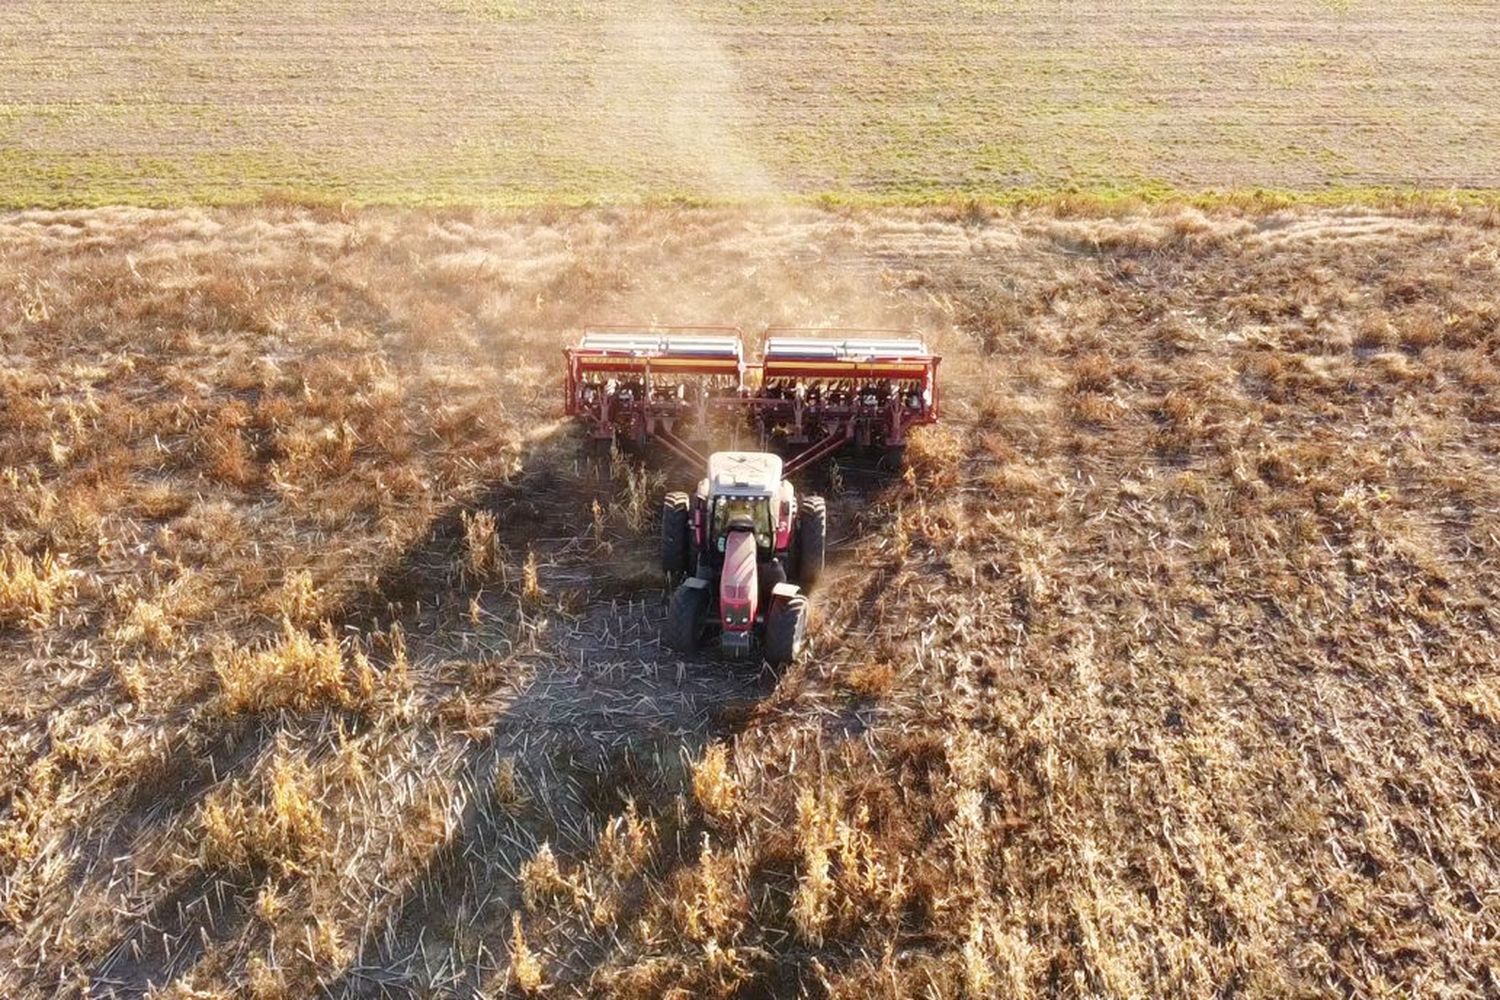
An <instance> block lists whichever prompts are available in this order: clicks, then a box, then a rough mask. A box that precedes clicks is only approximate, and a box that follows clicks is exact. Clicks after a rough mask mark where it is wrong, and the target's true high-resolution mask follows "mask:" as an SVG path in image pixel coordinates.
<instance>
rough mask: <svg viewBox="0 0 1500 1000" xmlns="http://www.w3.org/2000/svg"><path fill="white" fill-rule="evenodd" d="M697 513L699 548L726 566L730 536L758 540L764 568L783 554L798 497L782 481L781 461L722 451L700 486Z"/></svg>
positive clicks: (710, 463)
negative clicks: (744, 534)
mask: <svg viewBox="0 0 1500 1000" xmlns="http://www.w3.org/2000/svg"><path fill="white" fill-rule="evenodd" d="M694 501H695V502H694V504H693V513H694V515H695V516H694V518H693V520H694V522H695V525H694V526H695V528H697V531H696V535H697V541H698V542H699V544H700V545H701V546H702V547H703V548H705V549H707V555H708V556H709V558H710V559H711V560H712V561H713V562H714V563H715V564H717V563H719V562H721V561H722V560H723V556H724V553H725V550H726V547H727V546H728V545H729V539H730V536H731V535H732V534H733V533H734V532H736V531H747V532H750V533H751V534H753V535H754V536H755V548H756V554H757V558H758V559H759V560H760V561H762V562H764V561H766V560H768V559H771V558H772V557H773V556H774V555H775V554H776V553H777V552H778V551H780V550H785V548H786V543H787V540H788V535H789V534H790V531H791V519H792V508H793V506H794V504H795V492H794V491H793V489H792V484H791V483H789V482H787V481H785V480H783V479H782V478H781V458H780V457H779V456H777V455H769V454H765V453H763V452H750V451H721V452H716V453H714V454H713V455H712V456H710V457H709V460H708V477H707V478H706V479H704V480H703V481H702V482H700V483H699V484H698V493H697V496H695V497H694Z"/></svg>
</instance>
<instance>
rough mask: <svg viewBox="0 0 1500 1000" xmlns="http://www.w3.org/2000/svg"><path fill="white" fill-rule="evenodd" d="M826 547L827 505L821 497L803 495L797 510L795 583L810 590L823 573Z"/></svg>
mask: <svg viewBox="0 0 1500 1000" xmlns="http://www.w3.org/2000/svg"><path fill="white" fill-rule="evenodd" d="M827 547H828V507H827V505H826V504H824V502H823V498H822V497H803V498H802V500H801V502H800V503H799V504H798V511H797V583H798V584H799V585H800V586H801V587H802V589H803V590H811V589H812V588H813V586H814V585H815V584H817V582H818V577H820V576H822V575H823V562H824V552H825V550H826V549H827Z"/></svg>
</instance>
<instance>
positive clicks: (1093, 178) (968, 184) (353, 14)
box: [0, 0, 1500, 207]
mask: <svg viewBox="0 0 1500 1000" xmlns="http://www.w3.org/2000/svg"><path fill="white" fill-rule="evenodd" d="M1497 36H1500V4H1497V3H1494V2H1469V3H1452V4H1443V5H1441V9H1438V7H1437V6H1435V5H1433V4H1430V3H1424V2H1415V0H1397V2H1391V3H1381V4H1375V3H1368V2H1360V0H1322V2H1319V0H1299V2H1290V0H1260V2H1255V3H1249V2H1234V0H1230V2H1224V3H1213V4H1210V3H1205V2H1202V0H1130V2H1116V3H1099V2H1096V3H1063V4H1054V3H1043V2H1040V0H1015V2H980V0H915V2H911V3H905V4H900V5H894V4H888V3H879V2H874V0H829V2H821V3H819V2H805V0H804V2H792V3H774V4H773V3H769V2H755V0H742V2H727V0H718V2H698V3H684V4H673V3H665V2H653V0H632V2H627V3H611V4H608V5H598V4H587V3H581V2H560V0H556V2H528V0H423V2H417V3H396V2H393V0H374V2H365V0H357V2H356V0H334V2H313V0H283V2H277V3H251V2H240V0H217V2H198V0H148V2H141V3H129V4H120V3H107V2H102V0H77V2H66V3H62V2H57V0H9V2H7V3H5V4H4V5H0V205H3V206H7V207H23V206H38V205H43V206H63V205H94V204H101V203H113V202H129V203H145V204H181V203H233V202H242V201H253V200H257V199H259V198H261V197H263V196H264V195H266V194H267V193H274V192H293V193H295V194H296V195H298V196H307V195H313V196H317V197H324V198H332V199H348V200H352V201H360V202H378V203H397V204H452V203H474V204H489V205H503V204H535V203H541V202H559V201H561V202H580V201H591V200H593V201H629V200H638V199H669V198H685V199H690V200H692V199H719V198H740V197H747V198H756V197H782V196H787V195H792V196H802V197H816V196H820V195H829V194H834V195H836V196H839V197H853V198H856V199H865V200H873V201H879V200H891V201H920V200H925V199H931V198H945V197H951V196H955V195H957V196H981V197H996V198H1002V199H1003V198H1014V197H1018V196H1025V195H1027V194H1028V193H1041V192H1046V193H1054V192H1057V191H1059V190H1078V191H1082V192H1088V193H1091V194H1103V195H1109V194H1115V193H1127V194H1143V195H1147V196H1150V195H1153V194H1164V193H1169V192H1170V193H1183V192H1189V193H1200V192H1204V191H1212V190H1234V191H1243V190H1246V189H1270V190H1274V191H1278V192H1287V193H1290V194H1291V195H1292V196H1294V197H1297V198H1304V199H1307V200H1339V199H1343V198H1346V197H1349V196H1351V195H1353V194H1356V193H1364V194H1369V193H1380V192H1390V191H1404V190H1410V189H1423V190H1432V189H1459V190H1461V191H1464V192H1478V193H1479V195H1478V196H1480V197H1487V196H1488V192H1493V191H1494V190H1496V189H1500V158H1497V157H1496V156H1495V154H1494V151H1495V149H1496V148H1500V84H1497V82H1496V81H1497V80H1500V55H1497V47H1496V45H1495V44H1494V40H1495V38H1496V37H1497Z"/></svg>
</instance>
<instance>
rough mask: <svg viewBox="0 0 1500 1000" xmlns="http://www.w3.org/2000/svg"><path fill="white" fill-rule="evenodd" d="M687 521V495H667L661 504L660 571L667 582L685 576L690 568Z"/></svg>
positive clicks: (690, 543)
mask: <svg viewBox="0 0 1500 1000" xmlns="http://www.w3.org/2000/svg"><path fill="white" fill-rule="evenodd" d="M688 520H689V519H688V497H687V494H686V493H668V494H667V497H666V499H665V500H663V501H662V503H661V571H662V572H663V573H665V574H667V579H669V580H677V579H680V578H682V577H684V576H686V575H687V573H688V571H689V570H690V569H691V568H692V567H691V566H689V565H688V561H689V560H688V555H689V552H690V550H691V549H692V539H691V538H690V537H689V530H690V529H689V524H688Z"/></svg>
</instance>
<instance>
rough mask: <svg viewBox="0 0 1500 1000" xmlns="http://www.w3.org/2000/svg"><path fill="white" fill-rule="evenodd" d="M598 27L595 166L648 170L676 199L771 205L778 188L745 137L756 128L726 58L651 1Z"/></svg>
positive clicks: (688, 22) (687, 19)
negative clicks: (679, 194) (600, 55)
mask: <svg viewBox="0 0 1500 1000" xmlns="http://www.w3.org/2000/svg"><path fill="white" fill-rule="evenodd" d="M607 17H608V19H607V21H606V22H605V26H604V32H603V44H604V46H605V54H606V58H605V59H604V60H603V62H602V65H601V72H600V75H599V76H598V77H597V78H596V83H595V88H594V95H593V96H594V100H593V102H592V104H593V112H594V114H593V119H594V120H593V122H592V125H593V129H594V132H595V135H596V136H597V137H598V138H597V142H598V144H599V146H600V147H601V152H602V154H603V155H602V156H601V157H600V159H601V160H603V161H604V162H616V163H624V164H634V163H643V162H644V163H647V164H650V167H651V169H650V171H649V172H650V173H652V174H661V175H664V176H665V178H666V179H668V181H669V183H670V185H671V186H672V187H674V188H680V189H681V190H682V191H683V192H684V193H694V194H707V195H710V196H713V197H731V198H751V199H756V200H760V199H770V198H772V197H774V196H776V195H779V194H781V193H782V186H781V185H780V184H779V183H778V182H777V181H776V178H775V177H774V176H773V175H772V173H771V172H770V170H768V169H767V168H766V167H765V165H764V164H763V163H762V162H761V161H760V159H759V157H757V156H756V154H755V151H754V150H753V149H752V148H751V147H750V145H749V144H748V141H747V140H746V138H745V136H746V134H747V133H748V132H749V131H750V130H751V128H752V126H753V125H754V124H755V117H754V114H753V112H752V111H751V110H750V104H749V102H747V101H745V100H743V99H742V98H741V81H740V78H739V72H738V69H737V67H736V66H735V64H734V61H733V59H732V57H731V55H730V54H729V53H728V52H727V51H725V49H724V46H723V45H722V44H721V43H720V41H719V40H718V39H716V38H715V37H713V35H711V34H710V33H709V32H708V31H707V30H706V29H705V28H704V27H703V26H702V25H700V24H699V23H698V22H697V21H695V20H694V19H693V18H692V17H691V15H689V14H687V13H685V12H683V11H681V10H679V9H678V8H677V7H676V6H675V5H673V4H670V3H665V2H657V0H648V2H646V3H645V4H643V5H641V6H639V7H635V8H633V9H629V10H627V11H623V12H622V11H619V10H612V11H611V13H610V14H609V15H607Z"/></svg>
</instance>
